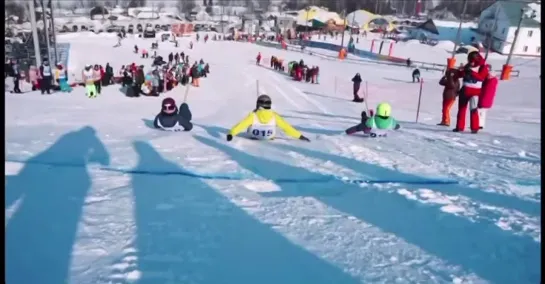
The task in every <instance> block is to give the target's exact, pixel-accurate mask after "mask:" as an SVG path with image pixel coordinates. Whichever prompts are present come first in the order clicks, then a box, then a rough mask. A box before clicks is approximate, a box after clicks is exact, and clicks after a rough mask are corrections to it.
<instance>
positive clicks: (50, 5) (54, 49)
mask: <svg viewBox="0 0 545 284" xmlns="http://www.w3.org/2000/svg"><path fill="white" fill-rule="evenodd" d="M49 9H51V10H50V11H51V26H52V27H53V31H52V32H53V44H54V45H53V52H55V64H57V62H59V61H58V56H59V55H58V53H57V33H56V31H55V16H54V15H53V3H51V1H49ZM65 68H66V66H65Z"/></svg>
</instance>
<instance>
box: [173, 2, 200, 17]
mask: <svg viewBox="0 0 545 284" xmlns="http://www.w3.org/2000/svg"><path fill="white" fill-rule="evenodd" d="M195 7H196V5H195V3H194V2H193V1H188V0H178V2H177V3H176V8H178V12H180V13H184V14H186V15H189V13H190V12H191V10H193V9H194V8H195Z"/></svg>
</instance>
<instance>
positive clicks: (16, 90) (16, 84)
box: [13, 77, 21, 94]
mask: <svg viewBox="0 0 545 284" xmlns="http://www.w3.org/2000/svg"><path fill="white" fill-rule="evenodd" d="M13 92H14V93H16V94H19V93H21V89H19V78H17V77H15V78H13Z"/></svg>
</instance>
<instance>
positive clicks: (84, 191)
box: [5, 35, 541, 284]
mask: <svg viewBox="0 0 545 284" xmlns="http://www.w3.org/2000/svg"><path fill="white" fill-rule="evenodd" d="M189 40H190V39H188V38H184V39H180V47H178V48H177V49H175V48H174V47H173V46H172V43H167V42H165V43H160V47H159V54H160V55H162V56H163V57H166V56H167V55H168V53H169V52H172V51H182V50H183V51H185V52H186V53H187V54H189V56H190V60H191V61H194V60H199V59H201V58H203V59H204V60H205V61H206V62H209V63H210V70H211V74H210V75H209V77H208V78H204V79H203V80H202V83H201V87H200V88H191V89H190V90H189V96H188V99H187V102H188V103H189V105H190V108H191V110H192V112H193V122H194V123H195V128H194V129H193V130H192V131H191V132H183V133H179V132H178V133H170V132H162V131H157V130H155V129H152V128H151V127H150V123H151V121H152V120H153V118H154V116H155V115H156V113H157V112H158V111H159V109H160V101H161V100H162V99H163V98H164V97H166V96H171V97H173V98H175V99H176V101H177V103H178V104H180V103H181V102H182V100H183V97H184V92H185V88H184V87H177V88H176V89H174V90H173V91H171V92H169V93H167V94H163V95H161V97H160V98H148V97H141V98H127V97H125V96H124V95H123V94H122V93H121V92H120V91H119V86H109V87H105V88H104V91H103V93H102V95H100V96H99V97H98V98H96V99H88V98H87V97H86V96H85V95H84V89H83V88H81V87H79V88H76V89H74V91H73V92H72V93H70V94H64V93H56V94H53V95H51V96H41V95H40V94H39V93H38V92H29V93H25V94H20V95H18V94H9V93H6V94H5V97H6V98H5V99H6V161H5V166H6V172H5V176H6V189H5V198H6V205H5V213H6V220H5V226H6V246H5V248H6V257H5V260H6V283H10V284H12V283H17V284H36V283H40V284H59V283H77V284H91V283H92V284H96V283H150V284H161V283H176V284H180V283H183V284H186V283H213V284H216V283H238V284H245V283H252V284H256V283H260V284H266V283H271V284H272V283H274V284H278V283H285V284H287V283H297V284H302V283H313V284H318V283H335V284H341V283H342V284H344V283H518V284H524V283H533V284H535V283H538V282H539V279H540V267H541V264H540V247H541V217H540V216H541V202H540V198H541V191H540V188H541V165H540V164H541V150H540V143H541V137H540V123H541V122H540V112H541V109H540V81H539V80H538V79H537V78H523V77H521V78H516V79H513V80H511V81H502V82H500V85H499V88H498V94H497V97H496V100H495V106H494V108H493V109H491V110H490V111H489V115H488V116H489V118H488V121H487V126H486V128H485V129H484V130H483V131H482V132H480V133H479V134H477V135H473V134H466V133H453V132H451V129H450V128H442V127H440V126H436V125H435V124H436V123H438V122H439V121H440V116H441V94H442V89H441V86H439V85H438V80H439V77H440V76H441V74H440V73H439V72H426V71H422V77H423V78H424V84H423V91H422V100H421V106H420V115H419V122H418V123H415V116H416V110H417V106H418V94H419V87H420V86H419V84H418V83H414V84H413V83H411V82H409V80H410V73H411V70H410V69H405V68H400V67H390V66H383V65H376V64H368V65H365V64H363V63H362V64H361V65H357V64H347V63H343V62H338V61H332V60H322V59H320V58H318V57H313V56H309V55H305V54H300V53H294V52H289V51H280V50H276V49H271V48H264V47H259V46H256V45H252V44H249V43H238V42H215V41H209V42H208V43H206V44H204V43H202V42H198V43H195V47H194V49H192V50H189V48H188V42H189ZM64 41H65V42H69V43H71V51H70V59H69V66H70V70H71V71H72V72H73V73H79V72H80V71H79V70H80V69H79V68H81V67H83V66H84V65H85V64H87V63H92V64H95V63H99V64H103V65H105V64H106V63H107V62H109V63H110V64H111V65H112V66H113V67H114V69H115V70H116V72H117V70H118V69H119V67H121V65H126V64H129V63H131V62H133V61H134V62H136V63H137V64H140V63H141V64H144V65H145V66H146V68H148V70H149V68H150V65H151V59H141V58H139V56H138V55H136V54H134V53H133V52H132V48H133V46H134V44H138V45H139V46H140V47H146V48H147V47H149V45H150V43H151V40H143V39H126V40H124V41H123V46H122V47H119V48H112V46H113V45H115V43H116V39H115V38H111V37H102V38H98V37H86V36H79V37H78V36H74V35H72V36H71V37H70V38H65V39H64ZM258 51H260V52H261V53H262V54H263V56H264V57H265V62H267V60H268V58H269V57H270V56H272V55H276V56H278V57H281V58H284V59H286V60H300V59H303V60H304V61H305V62H306V63H307V64H308V65H319V66H320V72H321V74H320V78H319V79H320V84H317V85H312V84H307V83H301V82H294V81H292V80H291V79H290V78H288V77H287V76H286V75H285V74H282V73H278V72H275V71H272V70H270V69H269V68H268V67H266V66H256V64H255V57H256V55H257V53H258ZM415 52H418V50H416V51H415ZM414 57H416V55H415V56H414ZM533 72H539V68H538V69H534V70H533ZM355 73H360V74H361V75H362V78H363V79H364V80H366V82H367V86H365V84H363V85H364V86H363V87H362V89H363V90H364V91H365V90H366V89H367V90H368V92H367V95H366V97H367V104H355V103H352V102H350V100H351V99H352V94H351V92H352V86H351V82H350V79H351V78H352V76H353V75H354V74H355ZM257 89H259V90H260V91H262V92H266V93H267V94H269V95H270V96H271V97H272V100H273V108H274V109H275V110H276V111H277V112H279V113H280V114H281V115H282V116H283V117H284V118H285V119H286V120H287V121H289V122H290V123H291V124H293V125H294V126H295V127H296V128H298V129H299V130H301V131H302V132H303V133H304V135H305V136H307V137H309V138H310V139H311V140H312V142H311V143H306V142H303V141H294V140H291V139H289V138H286V137H283V136H281V137H278V138H277V139H276V140H275V141H269V142H256V141H251V140H247V139H244V138H241V137H235V139H234V140H233V141H231V142H226V141H225V135H226V133H227V131H228V129H229V128H230V127H232V126H233V125H234V124H235V123H236V122H238V121H239V120H240V119H242V118H243V117H244V116H245V115H246V114H247V113H248V112H250V111H251V110H252V109H253V108H254V107H255V100H256V95H257ZM384 101H385V102H389V103H391V105H392V106H393V115H394V116H395V117H396V119H398V120H399V121H400V123H401V125H402V129H401V130H399V131H397V132H395V133H392V134H391V135H390V136H389V137H387V138H384V139H368V138H364V137H361V136H357V135H354V136H351V137H347V136H345V135H343V134H342V132H343V130H344V129H346V128H347V127H349V126H352V125H354V124H356V123H358V122H359V120H360V113H361V112H362V110H364V109H365V108H366V107H367V106H368V107H369V108H374V107H375V106H376V105H377V103H379V102H384ZM456 109H457V108H456V106H454V107H453V110H452V121H455V114H456V113H455V112H456Z"/></svg>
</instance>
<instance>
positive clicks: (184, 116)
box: [153, 98, 193, 131]
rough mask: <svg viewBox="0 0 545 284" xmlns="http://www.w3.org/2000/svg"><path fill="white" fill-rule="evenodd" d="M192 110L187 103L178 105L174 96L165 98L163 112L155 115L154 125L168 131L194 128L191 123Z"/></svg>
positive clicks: (162, 105) (162, 104) (162, 106)
mask: <svg viewBox="0 0 545 284" xmlns="http://www.w3.org/2000/svg"><path fill="white" fill-rule="evenodd" d="M191 116H192V115H191V111H190V110H189V106H188V105H187V104H186V103H183V104H182V105H181V106H180V111H179V112H178V108H177V107H176V101H174V99H173V98H165V99H164V100H163V102H162V103H161V112H160V113H159V114H158V115H157V116H156V117H155V120H154V121H153V126H155V128H158V129H162V130H166V131H182V130H183V131H190V130H191V129H193V124H192V123H191Z"/></svg>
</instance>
